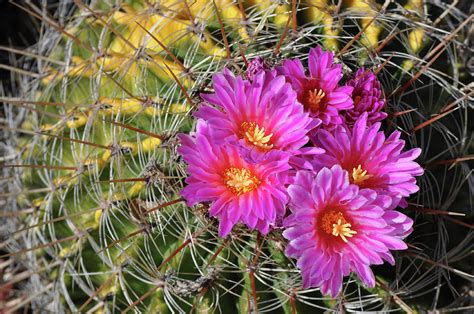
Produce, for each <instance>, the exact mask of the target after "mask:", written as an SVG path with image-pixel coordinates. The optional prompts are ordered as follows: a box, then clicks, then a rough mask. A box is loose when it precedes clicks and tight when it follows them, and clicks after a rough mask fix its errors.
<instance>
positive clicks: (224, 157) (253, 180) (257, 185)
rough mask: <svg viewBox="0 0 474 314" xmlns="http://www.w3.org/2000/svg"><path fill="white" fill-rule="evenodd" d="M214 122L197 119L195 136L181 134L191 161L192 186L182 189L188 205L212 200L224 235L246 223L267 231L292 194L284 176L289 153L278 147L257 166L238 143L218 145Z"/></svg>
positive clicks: (186, 157)
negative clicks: (244, 156) (279, 149)
mask: <svg viewBox="0 0 474 314" xmlns="http://www.w3.org/2000/svg"><path fill="white" fill-rule="evenodd" d="M213 138H214V136H213V135H212V134H211V130H210V128H209V126H208V125H207V124H206V123H205V122H204V121H201V120H198V124H197V131H196V133H195V134H193V135H192V136H190V135H184V134H181V135H180V140H181V144H182V146H181V147H180V148H179V149H178V152H179V153H180V154H181V156H182V157H183V159H184V161H185V162H186V163H187V164H188V169H187V171H188V173H189V177H188V178H187V179H186V183H187V184H188V185H187V186H186V187H185V188H184V189H183V190H182V192H181V195H182V196H183V197H184V198H185V199H186V201H187V204H188V205H189V206H193V205H195V204H197V203H200V202H210V203H211V204H210V205H211V206H210V209H209V214H210V216H212V217H218V219H219V221H220V223H219V236H221V237H224V236H226V235H227V234H229V232H230V231H231V229H232V227H233V226H234V225H235V224H237V223H239V222H242V223H244V224H246V225H247V226H248V227H249V228H250V229H257V230H259V231H260V232H261V233H263V234H266V233H268V231H269V228H270V227H271V226H272V225H273V224H274V223H275V220H276V218H277V216H283V215H284V213H285V205H286V203H287V198H288V197H287V194H286V191H285V187H284V186H283V183H282V181H281V180H283V179H282V178H284V176H285V173H286V171H287V170H288V169H289V166H288V158H289V154H288V153H282V152H278V151H273V152H271V153H269V154H267V155H266V156H265V159H264V160H262V161H261V162H260V163H258V164H251V163H248V162H247V161H245V160H244V159H243V158H242V157H241V155H240V154H239V149H238V147H237V146H235V145H228V144H220V145H216V144H215V143H214V142H213V141H212V139H213Z"/></svg>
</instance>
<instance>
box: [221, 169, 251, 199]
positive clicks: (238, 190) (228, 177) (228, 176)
mask: <svg viewBox="0 0 474 314" xmlns="http://www.w3.org/2000/svg"><path fill="white" fill-rule="evenodd" d="M224 182H225V184H226V186H227V188H228V189H229V190H230V191H231V192H232V193H234V194H236V195H242V194H244V193H247V192H250V191H253V190H255V189H256V188H257V187H258V186H259V185H260V180H259V179H258V178H257V177H256V176H254V175H253V174H252V172H250V171H249V170H248V169H245V168H234V167H232V168H228V169H226V170H225V171H224Z"/></svg>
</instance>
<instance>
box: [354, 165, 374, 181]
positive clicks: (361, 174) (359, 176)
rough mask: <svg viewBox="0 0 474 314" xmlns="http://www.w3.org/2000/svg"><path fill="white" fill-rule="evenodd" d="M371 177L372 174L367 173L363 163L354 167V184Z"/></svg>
mask: <svg viewBox="0 0 474 314" xmlns="http://www.w3.org/2000/svg"><path fill="white" fill-rule="evenodd" d="M370 177H371V175H370V174H367V170H363V169H362V166H361V165H358V166H357V168H353V169H352V182H353V183H354V184H360V183H362V182H364V181H365V180H367V179H368V178H370Z"/></svg>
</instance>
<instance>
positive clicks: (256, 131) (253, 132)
mask: <svg viewBox="0 0 474 314" xmlns="http://www.w3.org/2000/svg"><path fill="white" fill-rule="evenodd" d="M240 127H241V135H242V136H243V137H244V138H245V139H246V140H247V142H248V143H249V144H252V145H254V146H256V147H258V148H260V149H262V150H270V149H272V148H273V144H270V140H271V139H272V136H273V133H270V134H266V131H265V128H264V127H260V126H259V125H258V124H257V123H255V122H243V123H242V124H241V125H240Z"/></svg>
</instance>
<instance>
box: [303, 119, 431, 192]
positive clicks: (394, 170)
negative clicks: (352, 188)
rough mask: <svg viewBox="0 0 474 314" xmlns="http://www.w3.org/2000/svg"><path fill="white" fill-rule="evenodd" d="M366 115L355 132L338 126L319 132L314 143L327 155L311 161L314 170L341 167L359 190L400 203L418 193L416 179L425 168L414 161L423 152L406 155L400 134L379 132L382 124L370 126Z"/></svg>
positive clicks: (415, 149)
mask: <svg viewBox="0 0 474 314" xmlns="http://www.w3.org/2000/svg"><path fill="white" fill-rule="evenodd" d="M367 116H368V115H367V113H364V114H362V116H361V117H360V118H359V119H358V120H357V121H356V123H355V124H354V128H353V129H352V131H347V130H346V129H344V128H342V127H339V128H338V129H336V130H335V131H334V132H332V133H330V132H328V131H325V130H320V131H319V132H318V134H317V135H316V136H314V138H312V140H313V142H314V144H315V145H316V146H318V147H321V148H323V149H324V150H325V151H326V153H325V154H324V155H319V156H317V158H313V159H312V164H313V166H314V170H316V171H318V170H319V169H321V168H323V167H332V166H333V165H340V166H341V167H342V169H344V170H346V171H348V172H349V179H350V182H351V183H354V184H357V185H358V186H359V187H360V188H370V189H373V190H375V191H376V192H379V193H386V194H389V195H391V196H392V197H393V198H394V199H398V200H400V199H401V198H403V197H407V196H409V195H410V194H412V193H415V192H417V191H418V189H419V188H418V185H417V184H416V179H415V176H420V175H422V174H423V169H422V168H421V167H420V165H419V164H418V163H416V162H415V159H416V158H417V157H418V156H419V155H420V153H421V150H420V149H419V148H414V149H411V150H408V151H405V152H403V151H402V150H403V149H404V147H405V141H403V140H401V139H400V132H398V131H396V132H393V133H392V134H391V135H390V136H389V137H388V138H385V134H384V133H383V132H382V131H380V130H379V129H380V122H377V123H375V124H373V125H371V126H369V127H367Z"/></svg>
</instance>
